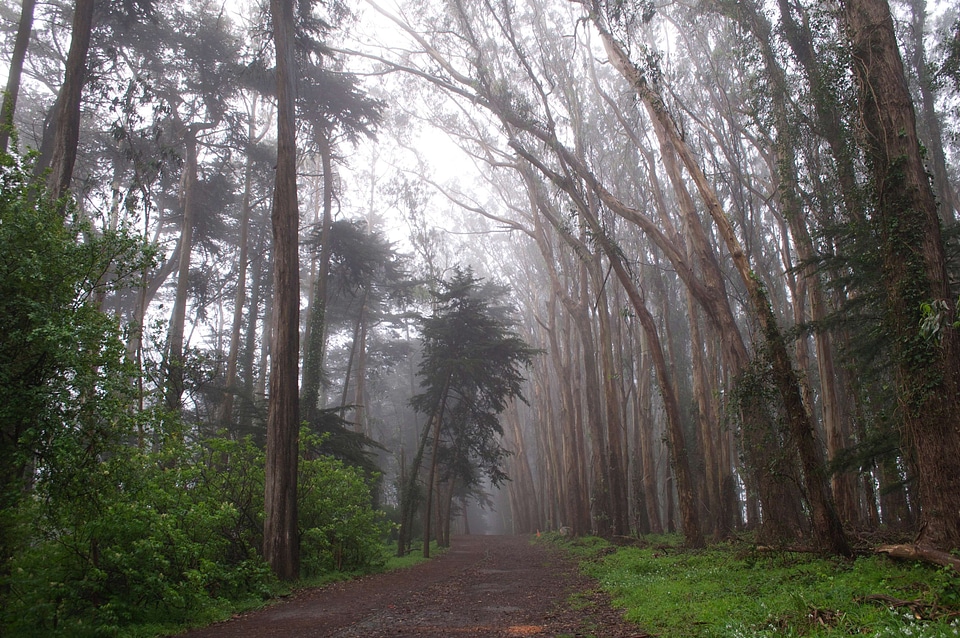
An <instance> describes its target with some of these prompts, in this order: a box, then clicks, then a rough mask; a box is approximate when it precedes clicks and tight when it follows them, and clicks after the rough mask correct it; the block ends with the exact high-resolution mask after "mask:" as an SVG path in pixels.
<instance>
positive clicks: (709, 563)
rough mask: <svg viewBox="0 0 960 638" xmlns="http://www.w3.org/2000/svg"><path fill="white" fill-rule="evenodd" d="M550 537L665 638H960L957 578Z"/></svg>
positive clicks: (784, 555) (782, 556)
mask: <svg viewBox="0 0 960 638" xmlns="http://www.w3.org/2000/svg"><path fill="white" fill-rule="evenodd" d="M548 539H549V540H550V541H551V542H554V543H557V544H559V545H561V546H562V547H564V548H565V549H566V551H568V552H570V553H571V554H573V555H574V556H576V557H577V558H579V559H580V560H581V568H582V569H583V570H584V571H585V572H586V573H588V574H590V575H591V576H593V577H594V578H596V579H597V580H598V581H599V582H600V585H601V587H603V588H604V589H605V590H606V591H607V592H609V593H610V595H611V596H612V598H613V600H614V603H615V604H616V605H619V606H621V607H624V608H625V609H626V617H627V618H628V619H630V620H632V621H634V622H636V623H637V624H638V626H639V627H640V628H641V629H643V630H644V631H647V632H650V633H652V634H655V635H657V636H660V637H661V638H685V637H694V636H696V637H698V638H701V637H703V638H740V637H747V636H750V637H758V636H759V637H770V638H773V637H774V636H777V637H780V636H849V635H870V636H880V637H884V636H911V637H912V638H928V637H929V638H934V637H938V638H939V637H942V636H960V576H958V575H957V574H956V572H954V571H952V570H947V569H938V568H935V567H932V566H928V565H923V564H919V563H904V562H895V561H892V560H890V559H888V558H886V557H884V556H861V557H858V558H856V559H855V560H844V559H833V558H820V557H816V556H813V555H810V554H800V553H791V552H758V551H756V550H755V549H753V548H752V547H749V546H747V545H743V544H736V543H732V544H720V545H715V546H712V547H710V548H708V549H705V550H698V551H688V550H684V549H681V548H680V547H679V541H680V539H679V538H670V537H660V538H657V539H649V538H647V539H644V541H642V542H641V543H640V544H639V545H638V546H630V547H614V546H612V545H610V544H608V543H606V542H605V541H602V540H600V539H596V538H581V539H564V538H560V537H553V536H551V537H548ZM901 603H909V604H901Z"/></svg>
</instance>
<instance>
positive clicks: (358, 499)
mask: <svg viewBox="0 0 960 638" xmlns="http://www.w3.org/2000/svg"><path fill="white" fill-rule="evenodd" d="M315 444H316V441H314V440H313V437H311V435H308V434H306V433H305V432H304V433H302V434H301V447H302V448H303V449H310V448H311V447H316V445H315ZM299 482H300V488H299V490H300V491H299V494H298V497H299V509H300V539H301V547H300V561H301V565H300V570H301V573H302V574H303V575H304V576H305V577H309V576H315V575H317V574H321V573H324V572H329V571H334V570H336V571H344V570H362V569H369V568H371V567H379V566H381V565H382V564H383V561H384V552H383V538H384V536H385V535H386V534H387V532H388V531H389V527H390V525H389V523H388V522H387V521H386V517H385V515H384V514H383V512H380V511H378V510H374V509H373V507H372V497H371V493H370V486H369V484H368V483H367V481H366V480H365V478H364V475H363V471H362V470H360V469H359V468H356V467H352V466H348V465H346V464H344V463H343V462H342V461H339V460H337V459H334V458H331V457H328V456H320V457H316V458H310V459H303V460H301V463H300V478H299Z"/></svg>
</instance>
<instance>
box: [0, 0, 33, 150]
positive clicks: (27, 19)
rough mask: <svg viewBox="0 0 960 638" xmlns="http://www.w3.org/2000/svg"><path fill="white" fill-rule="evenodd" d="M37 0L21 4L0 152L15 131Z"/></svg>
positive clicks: (0, 110)
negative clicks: (14, 119)
mask: <svg viewBox="0 0 960 638" xmlns="http://www.w3.org/2000/svg"><path fill="white" fill-rule="evenodd" d="M36 6H37V0H23V2H22V3H21V4H20V23H19V24H18V25H17V38H16V40H14V42H13V53H12V54H11V55H10V70H9V72H8V75H7V89H6V91H5V92H4V94H3V106H0V153H6V152H7V146H8V145H9V142H10V135H11V133H13V130H14V126H13V116H14V113H15V112H16V110H17V97H18V95H19V94H20V78H21V76H22V75H23V62H24V60H25V59H26V57H27V47H28V46H29V44H30V32H31V31H32V30H33V10H34V8H35V7H36Z"/></svg>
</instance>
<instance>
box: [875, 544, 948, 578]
mask: <svg viewBox="0 0 960 638" xmlns="http://www.w3.org/2000/svg"><path fill="white" fill-rule="evenodd" d="M876 552H877V553H878V554H886V555H887V556H889V557H890V558H896V559H899V560H919V561H923V562H925V563H932V564H934V565H939V566H941V567H953V568H954V569H955V570H956V571H957V573H960V558H957V557H956V556H954V555H953V554H949V553H947V552H944V551H941V550H939V549H933V548H932V547H924V546H922V545H881V546H880V547H878V548H877V549H876Z"/></svg>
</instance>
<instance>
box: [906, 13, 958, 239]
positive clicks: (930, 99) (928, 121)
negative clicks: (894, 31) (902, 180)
mask: <svg viewBox="0 0 960 638" xmlns="http://www.w3.org/2000/svg"><path fill="white" fill-rule="evenodd" d="M907 4H909V5H910V12H911V13H912V16H911V20H910V27H911V31H913V51H912V53H911V56H910V58H911V64H912V66H913V71H914V73H916V75H917V94H918V97H919V98H920V105H919V107H920V108H919V111H920V112H919V119H918V121H917V125H918V131H917V132H918V135H919V136H920V138H921V139H922V140H923V142H924V148H925V149H926V153H927V155H926V157H927V158H928V159H929V164H930V169H931V172H932V173H933V186H934V189H935V192H936V195H937V199H938V200H939V203H940V218H941V219H943V221H944V222H946V223H950V224H955V223H956V222H957V221H958V219H957V215H958V214H960V204H958V201H957V192H956V190H955V189H954V188H953V185H952V184H951V183H950V176H949V174H948V173H947V158H946V156H945V154H944V152H943V126H942V125H941V124H940V116H939V115H938V114H937V97H936V95H935V93H934V87H933V83H934V78H932V77H930V71H929V67H928V65H927V56H926V54H925V53H924V50H925V49H924V45H923V36H924V31H926V21H927V2H926V0H909V2H908V3H907Z"/></svg>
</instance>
